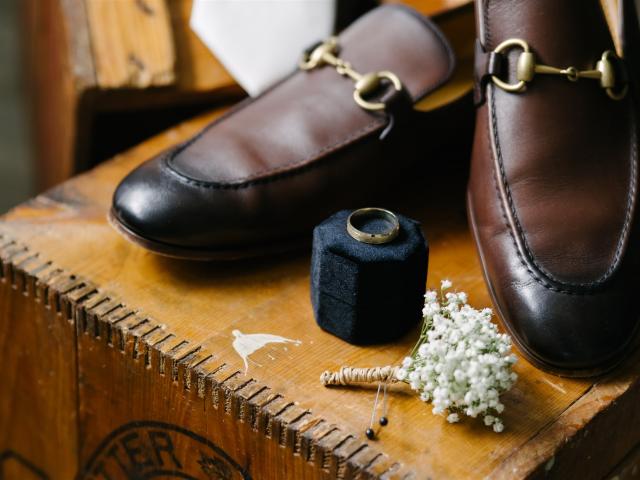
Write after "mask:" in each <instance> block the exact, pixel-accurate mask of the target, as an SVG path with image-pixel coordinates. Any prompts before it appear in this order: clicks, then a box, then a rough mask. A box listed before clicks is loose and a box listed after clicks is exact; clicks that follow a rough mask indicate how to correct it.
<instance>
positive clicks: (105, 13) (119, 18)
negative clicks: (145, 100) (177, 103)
mask: <svg viewBox="0 0 640 480" xmlns="http://www.w3.org/2000/svg"><path fill="white" fill-rule="evenodd" d="M85 6H86V11H87V18H88V21H89V33H90V37H91V46H92V49H93V56H94V63H95V70H96V78H97V83H98V86H99V88H103V89H114V88H147V87H162V86H167V85H172V84H173V83H174V81H175V78H176V72H175V70H174V67H175V62H176V54H175V50H174V43H173V33H172V25H171V19H170V17H169V10H168V8H167V6H166V4H165V1H164V0H118V1H113V0H85Z"/></svg>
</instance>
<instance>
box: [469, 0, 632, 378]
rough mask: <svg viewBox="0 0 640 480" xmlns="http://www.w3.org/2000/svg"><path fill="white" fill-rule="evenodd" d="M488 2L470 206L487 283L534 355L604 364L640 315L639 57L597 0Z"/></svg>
mask: <svg viewBox="0 0 640 480" xmlns="http://www.w3.org/2000/svg"><path fill="white" fill-rule="evenodd" d="M476 15H477V19H478V23H479V32H480V43H479V44H478V48H477V54H476V81H477V90H476V101H477V102H478V109H477V117H476V133H475V139H474V149H473V160H472V171H471V177H470V183H469V190H468V212H469V217H470V224H471V227H472V231H473V233H474V236H475V239H476V242H477V247H478V250H479V253H480V258H481V261H482V265H483V267H484V273H485V276H486V280H487V283H488V285H489V289H490V291H491V293H492V295H493V299H494V303H495V305H496V307H497V310H498V313H499V314H500V316H501V318H502V320H503V321H504V323H505V325H506V327H507V328H508V330H509V331H510V332H511V334H512V335H513V336H514V337H515V339H516V343H517V344H518V345H519V347H520V349H521V350H522V352H523V353H524V354H525V356H526V357H527V358H528V359H529V360H530V361H532V362H533V363H534V364H535V365H537V366H539V367H540V368H542V369H544V370H548V371H551V372H554V373H558V374H561V375H568V376H587V375H593V374H598V373H601V372H603V371H606V370H607V369H609V368H611V367H613V366H614V365H616V364H617V363H618V362H620V361H621V359H623V358H624V356H625V355H626V354H627V353H628V352H629V351H630V350H631V349H632V347H633V345H634V344H635V342H636V338H637V331H638V323H639V322H638V317H639V315H640V310H639V308H638V304H637V303H636V299H637V295H638V284H639V283H638V280H639V277H640V275H639V273H640V264H639V261H638V246H639V244H638V240H639V239H638V232H637V222H636V203H637V183H638V159H637V143H638V139H637V118H636V110H635V107H634V100H633V95H634V92H633V91H632V90H633V89H631V88H630V85H629V82H628V81H627V77H626V72H628V71H630V69H629V68H627V67H626V66H625V62H624V61H622V60H620V59H619V58H618V57H617V56H616V54H615V53H613V52H615V47H614V44H613V41H612V36H611V34H610V32H609V29H608V27H607V23H606V21H605V17H604V15H603V12H602V10H601V7H600V4H599V2H598V1H597V0H588V1H587V0H562V1H558V0H526V1H517V2H514V1H510V0H484V1H481V2H477V5H476ZM605 52H608V53H605ZM543 65H547V66H554V67H561V69H566V68H567V67H568V66H570V65H572V66H574V67H575V68H571V69H566V70H565V71H563V72H559V71H557V70H554V69H550V68H547V67H544V66H543ZM510 90H511V91H510Z"/></svg>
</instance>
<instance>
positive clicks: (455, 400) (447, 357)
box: [396, 280, 518, 433]
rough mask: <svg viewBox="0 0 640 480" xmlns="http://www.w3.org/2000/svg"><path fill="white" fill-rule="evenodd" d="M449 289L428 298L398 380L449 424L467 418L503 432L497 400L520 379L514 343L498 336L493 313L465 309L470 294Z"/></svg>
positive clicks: (443, 285)
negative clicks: (416, 337)
mask: <svg viewBox="0 0 640 480" xmlns="http://www.w3.org/2000/svg"><path fill="white" fill-rule="evenodd" d="M451 287H452V284H451V281H449V280H443V281H442V282H441V291H440V293H439V292H437V291H434V290H430V291H428V292H427V293H426V294H425V307H424V309H423V316H424V327H423V330H422V335H421V337H420V340H418V343H417V344H416V346H415V347H414V349H413V352H412V354H411V356H409V357H406V358H405V359H404V361H403V362H402V368H400V369H399V370H398V372H397V374H396V378H397V379H398V380H401V381H405V382H407V383H409V385H410V386H411V388H412V389H414V390H416V391H418V392H420V399H421V400H423V401H425V402H431V403H432V411H433V413H434V414H436V415H445V414H446V415H447V421H448V422H450V423H455V422H458V421H459V420H460V413H464V414H465V415H467V416H469V417H473V418H476V417H478V416H480V417H481V418H482V419H483V422H484V424H485V425H486V426H488V427H492V428H493V430H494V431H495V432H498V433H499V432H502V431H503V430H504V424H503V423H502V420H501V419H500V418H499V417H498V415H500V414H501V413H502V412H503V411H504V405H503V404H502V403H501V402H500V400H499V397H500V394H502V393H504V392H506V391H507V390H509V389H510V388H511V387H512V386H513V384H514V383H515V381H516V379H517V378H518V376H517V375H516V373H515V372H513V371H512V370H511V369H512V366H513V364H514V363H515V362H516V356H515V355H513V354H512V353H511V338H510V337H509V336H508V335H506V334H501V333H499V332H498V329H497V327H496V326H495V324H493V323H492V322H491V317H492V315H493V312H492V311H491V309H490V308H485V309H483V310H481V311H478V310H476V309H475V308H473V307H471V306H469V305H467V303H466V302H467V299H468V297H467V294H466V293H464V292H458V293H451V292H445V290H448V289H450V288H451Z"/></svg>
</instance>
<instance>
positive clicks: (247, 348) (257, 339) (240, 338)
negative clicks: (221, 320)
mask: <svg viewBox="0 0 640 480" xmlns="http://www.w3.org/2000/svg"><path fill="white" fill-rule="evenodd" d="M231 333H233V336H234V337H235V340H234V341H233V344H232V345H233V348H234V350H235V351H236V352H237V353H238V355H240V357H241V358H242V361H243V362H244V373H245V375H246V373H247V371H248V370H249V362H248V360H249V356H250V355H251V354H252V353H254V352H256V351H257V350H260V349H261V348H262V347H264V346H265V345H267V344H269V343H293V344H295V345H300V344H301V343H302V342H301V341H300V340H292V339H290V338H285V337H280V336H279V335H271V334H269V333H242V332H241V331H240V330H233V331H232V332H231ZM285 350H286V348H285Z"/></svg>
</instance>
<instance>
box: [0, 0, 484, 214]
mask: <svg viewBox="0 0 640 480" xmlns="http://www.w3.org/2000/svg"><path fill="white" fill-rule="evenodd" d="M381 2H383V3H404V4H407V5H410V6H412V7H414V8H416V9H417V10H418V11H420V12H422V13H424V14H427V15H451V19H452V20H451V22H453V23H456V25H454V27H455V29H460V30H464V31H466V32H467V35H466V36H465V38H466V37H469V38H472V37H473V29H474V27H473V8H472V0H297V1H289V2H282V1H278V0H260V2H255V1H249V0H234V1H230V0H0V65H1V67H0V214H2V213H4V212H5V211H7V210H8V209H9V208H11V207H12V206H15V205H17V204H18V203H20V202H22V201H24V200H26V199H28V198H29V197H31V196H33V195H35V194H37V193H38V192H41V191H43V190H45V189H48V188H51V187H52V186H54V185H57V184H58V183H60V182H63V181H64V180H66V179H68V178H70V177H71V176H73V175H76V174H78V173H80V172H82V171H84V170H87V169H89V168H92V167H93V166H95V165H97V164H98V163H100V162H101V161H104V160H106V159H108V158H112V157H113V156H115V155H117V154H118V153H120V152H122V151H124V150H126V149H128V148H130V147H132V146H134V145H136V144H138V143H140V142H142V141H144V140H145V139H147V138H149V137H150V136H152V135H154V134H156V133H159V132H161V131H162V130H165V129H167V128H169V127H170V126H172V125H175V124H177V123H180V122H181V121H183V120H185V119H188V118H191V117H193V116H195V115H197V114H199V113H201V112H203V111H206V110H209V109H211V108H214V107H216V108H217V107H220V106H225V105H231V104H233V103H236V102H237V101H239V100H240V99H241V98H243V97H244V96H246V95H247V92H248V93H249V94H251V95H257V94H259V93H260V90H261V89H263V88H266V87H267V86H269V85H271V84H272V83H273V82H275V81H277V80H278V79H279V78H282V77H283V76H284V75H286V74H288V73H289V72H290V71H291V70H293V69H294V68H296V65H297V61H298V58H299V52H302V51H303V50H304V49H305V48H307V47H308V46H309V45H311V44H313V43H315V42H316V41H317V40H319V39H322V38H326V37H327V36H329V35H331V34H333V33H337V32H339V31H340V30H342V29H343V28H344V27H346V26H347V25H348V24H350V23H351V22H352V21H353V20H355V19H356V18H357V17H358V16H360V15H362V14H364V13H365V12H366V11H368V10H369V9H371V8H373V7H375V6H377V5H378V4H379V3H381ZM257 6H260V7H261V8H256V7H257ZM275 7H277V8H275ZM456 11H457V13H460V12H462V13H463V15H453V14H454V13H456ZM458 24H459V25H458ZM274 31H277V32H278V35H274V34H273V33H274ZM456 37H457V36H456ZM472 45H473V44H472V42H471V41H469V42H465V48H466V47H468V48H467V50H469V51H468V52H463V53H461V52H457V53H458V55H459V57H461V58H462V57H465V58H468V59H471V58H472V54H473V51H472ZM255 58H269V62H255ZM257 65H258V66H260V68H255V67H256V66H257Z"/></svg>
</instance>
